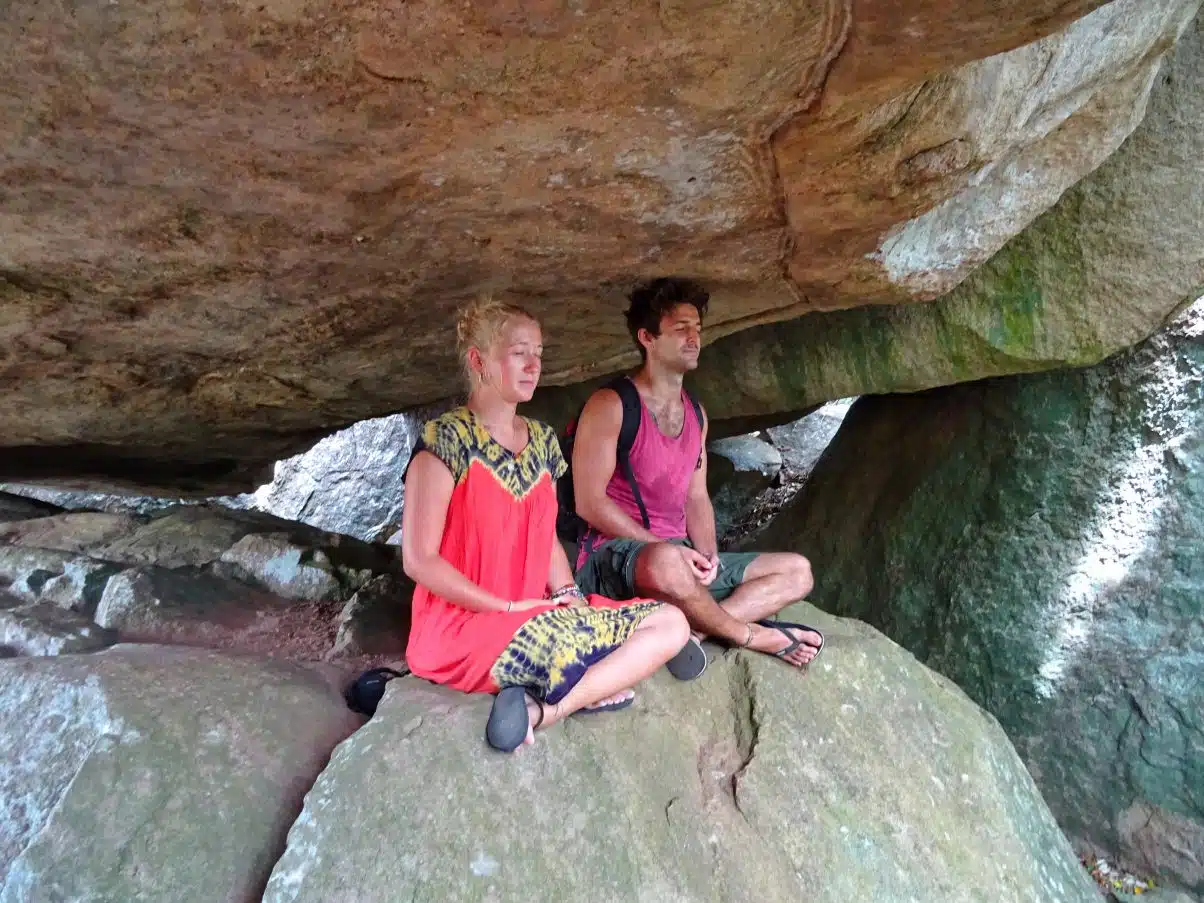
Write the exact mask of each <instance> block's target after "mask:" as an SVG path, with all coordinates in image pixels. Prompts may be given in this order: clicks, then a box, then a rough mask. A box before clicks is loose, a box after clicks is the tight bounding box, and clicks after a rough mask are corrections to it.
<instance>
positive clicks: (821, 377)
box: [692, 4, 1204, 417]
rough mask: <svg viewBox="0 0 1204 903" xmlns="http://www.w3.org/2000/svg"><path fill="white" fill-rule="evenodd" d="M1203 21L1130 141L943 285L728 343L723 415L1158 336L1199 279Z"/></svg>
mask: <svg viewBox="0 0 1204 903" xmlns="http://www.w3.org/2000/svg"><path fill="white" fill-rule="evenodd" d="M1197 5H1198V4H1197ZM1202 31H1204V25H1202V24H1201V22H1200V21H1199V20H1196V22H1195V23H1194V24H1192V25H1191V26H1190V27H1189V28H1188V30H1187V32H1186V33H1185V34H1184V36H1183V38H1182V40H1181V41H1180V42H1179V43H1178V45H1176V50H1175V53H1174V54H1173V57H1172V58H1171V59H1170V60H1169V61H1168V62H1167V63H1166V65H1165V66H1164V68H1163V70H1162V73H1161V74H1160V75H1159V76H1158V78H1157V80H1156V86H1155V89H1154V90H1153V92H1152V96H1151V99H1150V103H1149V109H1148V112H1147V114H1146V117H1145V119H1144V120H1143V121H1142V124H1141V125H1140V127H1139V128H1138V129H1137V131H1136V132H1135V133H1134V134H1133V135H1132V137H1130V138H1129V140H1128V141H1126V142H1125V144H1124V145H1123V146H1122V147H1121V149H1120V150H1119V151H1117V152H1116V154H1114V155H1113V156H1112V157H1111V158H1109V159H1108V160H1107V161H1106V162H1105V163H1104V164H1103V165H1102V166H1101V167H1100V168H1099V169H1097V170H1096V171H1095V172H1093V173H1092V174H1091V175H1090V176H1088V177H1087V178H1085V179H1084V180H1083V181H1082V182H1080V183H1079V184H1078V185H1076V186H1075V187H1074V188H1072V189H1071V190H1070V191H1068V192H1067V193H1066V194H1065V195H1064V196H1063V197H1062V199H1061V200H1060V201H1059V202H1058V204H1057V205H1056V206H1055V207H1054V208H1053V209H1052V210H1050V211H1049V212H1047V213H1045V214H1044V215H1043V216H1041V217H1040V218H1039V219H1037V220H1036V221H1035V222H1034V223H1033V225H1031V226H1030V227H1029V228H1028V229H1026V230H1025V231H1024V232H1023V233H1021V235H1019V236H1018V237H1017V238H1015V239H1013V240H1012V241H1011V242H1009V243H1008V244H1007V245H1006V246H1005V247H1004V248H1003V249H1002V250H1001V251H999V252H998V253H997V254H996V255H995V256H994V257H993V258H991V260H990V261H989V262H988V263H986V264H984V265H983V266H982V267H981V268H980V269H979V270H977V271H976V272H975V273H974V274H973V275H971V276H970V277H969V278H968V279H966V280H965V281H964V282H962V283H961V284H960V285H959V286H958V287H957V288H956V289H955V290H953V291H952V292H950V293H949V294H948V295H946V296H944V297H942V298H941V299H940V300H938V301H934V302H933V303H931V304H923V305H917V304H912V305H897V306H886V307H878V308H864V309H859V310H849V311H840V312H836V313H830V314H815V315H812V316H807V317H803V318H801V319H799V320H795V321H792V322H790V323H781V324H775V325H774V326H765V327H757V328H754V329H749V330H747V331H745V332H741V333H739V334H738V335H735V336H731V337H729V338H726V339H722V340H721V341H719V342H718V343H716V344H715V345H714V346H713V347H711V348H709V349H707V350H705V351H704V352H703V363H702V366H701V367H700V368H699V370H698V371H697V373H696V374H695V378H694V380H693V383H692V390H693V391H694V392H696V393H697V394H698V396H699V397H700V398H701V399H702V400H703V401H704V402H705V403H706V404H707V409H708V410H709V411H712V412H714V413H715V415H716V416H717V417H722V416H723V412H725V411H731V410H739V411H740V412H741V413H742V414H744V415H746V416H750V415H754V414H762V415H769V414H775V413H779V412H790V411H798V410H801V409H805V408H806V407H808V406H809V405H812V404H815V403H818V402H821V401H825V400H828V399H832V398H847V397H852V396H855V395H860V394H866V393H881V392H899V391H915V390H918V389H926V388H931V387H934V386H940V385H949V384H952V383H957V382H963V381H967V380H974V379H982V378H984V377H988V376H997V375H1002V374H1008V373H1020V372H1032V371H1037V370H1046V369H1055V368H1058V367H1064V366H1082V365H1086V364H1094V363H1098V362H1099V361H1101V360H1103V359H1104V358H1106V357H1108V356H1109V355H1112V354H1114V353H1116V352H1118V351H1121V350H1123V349H1125V348H1128V347H1130V346H1132V345H1134V344H1136V343H1137V342H1139V341H1141V340H1143V339H1145V338H1146V337H1147V336H1149V335H1150V334H1152V333H1153V332H1155V331H1156V330H1157V329H1158V328H1160V327H1161V326H1162V324H1163V323H1164V322H1166V320H1167V319H1168V318H1169V317H1170V316H1172V315H1173V314H1174V312H1175V311H1176V310H1178V309H1180V308H1181V307H1182V306H1183V305H1185V304H1187V303H1190V302H1191V301H1194V300H1195V299H1196V298H1197V297H1198V296H1199V295H1200V293H1201V292H1202V291H1204V242H1200V241H1199V240H1198V235H1199V233H1200V224H1201V223H1202V222H1204V180H1201V179H1200V177H1199V175H1200V170H1199V166H1200V164H1199V161H1200V160H1201V159H1204V61H1202V58H1204V51H1202V49H1201V45H1202V44H1204V37H1202V36H1201V35H1202Z"/></svg>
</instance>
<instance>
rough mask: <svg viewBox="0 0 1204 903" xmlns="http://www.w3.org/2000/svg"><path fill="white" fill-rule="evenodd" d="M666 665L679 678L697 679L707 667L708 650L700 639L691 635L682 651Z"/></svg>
mask: <svg viewBox="0 0 1204 903" xmlns="http://www.w3.org/2000/svg"><path fill="white" fill-rule="evenodd" d="M665 667H666V668H668V669H669V673H670V674H672V675H673V676H674V677H676V678H677V679H678V680H697V679H698V678H699V677H702V672H704V671H705V670H706V669H707V654H706V650H704V649H703V648H702V644H701V643H699V642H698V640H696V639H694V637H690V639H689V641H687V643H686V644H685V645H684V646H682V647H681V651H680V652H678V653H677V655H675V656H673V658H671V659H669V661H667V662H666V663H665Z"/></svg>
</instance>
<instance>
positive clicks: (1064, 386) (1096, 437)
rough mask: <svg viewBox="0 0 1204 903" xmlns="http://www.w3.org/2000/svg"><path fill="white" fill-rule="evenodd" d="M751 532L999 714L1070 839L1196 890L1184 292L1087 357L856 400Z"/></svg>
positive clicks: (1194, 456) (1196, 657)
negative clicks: (1050, 369) (779, 508)
mask: <svg viewBox="0 0 1204 903" xmlns="http://www.w3.org/2000/svg"><path fill="white" fill-rule="evenodd" d="M764 542H766V543H768V544H770V545H772V546H774V547H785V548H794V549H798V550H800V551H804V552H805V554H807V555H808V556H809V557H810V558H811V559H812V561H813V562H814V565H815V573H816V574H817V578H818V581H819V582H818V587H817V590H816V593H815V598H816V599H817V600H819V601H820V604H823V605H824V606H825V607H827V608H830V609H831V610H834V611H838V612H840V613H842V614H846V615H850V616H854V617H858V618H862V619H864V620H866V621H869V622H870V623H872V624H874V625H875V626H878V627H879V628H880V629H882V630H884V631H885V632H886V633H887V634H888V635H890V636H891V637H893V638H894V639H896V640H897V641H898V642H900V643H902V644H904V645H905V646H907V647H908V648H909V649H911V650H912V651H914V652H915V653H916V654H917V655H918V656H919V657H920V658H921V659H922V660H924V661H925V662H927V663H928V664H929V665H930V666H932V667H934V668H936V669H937V670H939V671H941V672H942V673H944V674H946V675H948V676H949V677H951V678H953V679H954V680H955V681H957V683H958V684H959V685H960V686H962V687H963V688H964V689H965V690H966V691H967V692H968V693H969V694H970V695H971V696H972V697H973V698H974V699H975V700H976V701H978V702H979V703H980V704H982V705H983V706H984V707H986V708H987V709H988V710H990V711H991V712H993V713H994V714H995V715H996V716H998V718H999V720H1000V722H1001V723H1002V724H1003V726H1004V727H1005V728H1006V729H1007V730H1008V732H1009V734H1010V735H1011V736H1012V738H1013V740H1014V741H1015V743H1016V746H1017V749H1018V751H1019V752H1020V754H1021V755H1022V756H1023V757H1024V759H1025V761H1026V762H1027V763H1028V766H1029V768H1030V770H1031V771H1032V773H1033V775H1034V777H1035V778H1036V779H1037V782H1038V784H1039V785H1040V786H1041V788H1042V790H1043V792H1044V794H1045V797H1046V799H1047V801H1048V802H1049V804H1050V807H1051V808H1052V809H1053V811H1054V813H1055V814H1056V815H1057V816H1058V818H1059V820H1060V822H1061V824H1062V826H1063V827H1064V828H1065V829H1066V830H1067V832H1068V833H1069V834H1070V835H1072V836H1074V837H1076V838H1079V839H1081V840H1083V841H1086V842H1088V843H1090V844H1092V845H1093V846H1095V847H1098V848H1101V849H1103V850H1105V851H1111V852H1116V851H1118V850H1119V851H1121V852H1122V853H1124V854H1125V855H1126V856H1127V857H1128V861H1129V862H1130V864H1131V866H1132V867H1135V868H1139V869H1150V870H1153V871H1155V872H1156V873H1158V874H1159V875H1160V877H1162V878H1164V879H1166V880H1168V881H1173V882H1178V883H1180V884H1182V885H1185V886H1187V887H1189V888H1195V889H1196V890H1204V684H1202V683H1201V681H1200V679H1199V675H1200V673H1201V672H1202V670H1204V555H1201V547H1202V544H1204V301H1201V302H1199V303H1197V304H1195V305H1193V307H1191V308H1190V309H1189V310H1188V311H1187V312H1186V313H1185V314H1184V315H1183V316H1182V317H1181V318H1180V319H1179V320H1178V321H1176V323H1175V324H1174V325H1173V326H1172V327H1170V328H1169V329H1168V330H1167V331H1165V332H1164V333H1162V334H1160V335H1159V336H1157V337H1155V338H1154V339H1151V340H1150V341H1149V342H1147V343H1146V344H1144V345H1143V346H1141V347H1140V348H1139V349H1138V350H1136V351H1134V352H1130V353H1128V354H1126V355H1123V356H1120V357H1118V358H1117V359H1115V360H1114V361H1111V362H1109V363H1107V364H1104V365H1101V366H1099V367H1096V368H1092V369H1087V370H1078V371H1068V372H1063V373H1056V374H1045V375H1041V376H1030V377H1013V378H1009V379H999V380H988V381H984V382H980V383H973V384H969V385H966V386H960V387H954V388H946V389H939V390H933V391H931V392H926V393H921V394H917V395H913V396H884V397H879V398H864V399H862V400H860V401H858V402H857V403H856V404H855V405H854V406H853V408H852V410H851V411H850V413H849V416H848V417H847V419H846V421H845V425H844V427H843V428H842V429H841V431H840V433H839V434H838V435H837V437H836V439H835V441H834V442H833V443H832V445H831V446H829V448H828V451H827V452H826V453H825V454H824V457H823V458H822V459H821V461H820V463H819V464H818V465H817V466H816V469H815V471H814V472H813V474H812V477H811V481H810V482H809V483H808V485H807V487H806V489H805V490H804V491H803V492H802V493H801V494H800V496H799V497H798V498H797V499H796V501H795V503H794V505H793V506H792V507H790V508H788V509H787V510H785V511H784V512H783V513H782V515H781V517H780V518H779V520H778V522H777V523H776V524H775V525H774V526H773V527H771V528H770V530H769V531H768V533H767V534H766V536H765V537H764ZM1135 807H1136V808H1135Z"/></svg>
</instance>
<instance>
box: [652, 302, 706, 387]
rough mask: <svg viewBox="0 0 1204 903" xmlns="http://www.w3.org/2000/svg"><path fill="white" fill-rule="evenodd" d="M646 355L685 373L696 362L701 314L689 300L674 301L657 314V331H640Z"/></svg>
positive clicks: (662, 364)
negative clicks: (680, 302)
mask: <svg viewBox="0 0 1204 903" xmlns="http://www.w3.org/2000/svg"><path fill="white" fill-rule="evenodd" d="M641 339H642V344H643V345H644V348H645V349H647V351H648V357H649V359H651V360H655V361H656V362H657V363H659V364H661V366H663V367H665V368H666V369H668V370H671V371H675V372H679V373H686V372H687V371H689V370H693V369H695V368H696V367H697V366H698V354H699V352H700V351H701V350H702V318H701V317H699V316H698V309H697V308H696V307H694V305H693V304H678V305H677V306H676V307H674V308H673V309H672V310H670V311H669V312H668V313H666V314H665V315H664V316H663V317H661V329H660V335H655V336H654V335H650V334H649V333H648V332H647V331H644V332H642V333H641Z"/></svg>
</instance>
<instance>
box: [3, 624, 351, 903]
mask: <svg viewBox="0 0 1204 903" xmlns="http://www.w3.org/2000/svg"><path fill="white" fill-rule="evenodd" d="M358 724H359V719H358V718H356V717H355V716H354V715H352V714H351V712H350V711H349V710H348V709H347V706H346V705H345V703H344V702H343V699H342V698H341V696H340V694H339V693H338V692H337V691H336V690H335V689H333V688H332V686H331V685H330V684H329V683H328V681H327V680H326V679H325V678H324V677H323V676H321V675H320V674H319V673H317V672H315V671H311V670H308V669H305V668H301V667H297V666H290V665H284V664H272V663H266V662H257V661H254V660H251V659H240V658H232V657H225V656H222V655H219V654H216V653H211V652H206V651H199V650H186V649H172V648H167V647H161V646H118V647H114V648H113V649H109V650H107V651H105V652H101V653H98V654H96V655H88V656H60V657H58V658H53V659H14V660H11V661H5V662H0V761H3V762H4V763H5V764H6V767H5V768H4V769H3V770H2V771H0V901H3V903H41V901H46V903H50V901H61V900H114V901H115V900H122V901H131V903H133V901H151V900H171V901H174V903H188V901H196V903H202V901H203V903H212V901H222V903H252V901H258V900H259V895H260V893H261V891H262V889H263V883H264V880H265V879H266V877H267V875H268V873H269V871H270V870H271V868H272V865H273V863H274V862H275V861H276V858H277V857H278V856H279V855H280V851H281V849H282V845H283V841H284V838H285V832H286V831H287V829H288V826H289V825H290V824H291V823H292V821H293V819H294V818H295V817H296V814H297V812H298V811H299V810H300V807H301V799H302V796H303V794H304V793H305V790H306V789H307V788H308V787H309V785H310V784H311V783H312V781H313V780H314V778H315V776H316V775H317V774H318V772H319V771H320V770H321V769H322V767H323V766H324V765H325V764H326V761H327V757H328V756H329V754H330V751H331V749H332V748H333V747H334V746H335V744H336V743H338V742H339V741H340V740H342V739H343V738H345V737H346V736H347V735H348V734H350V733H351V731H352V730H354V729H355V727H356V726H357V725H358Z"/></svg>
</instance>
